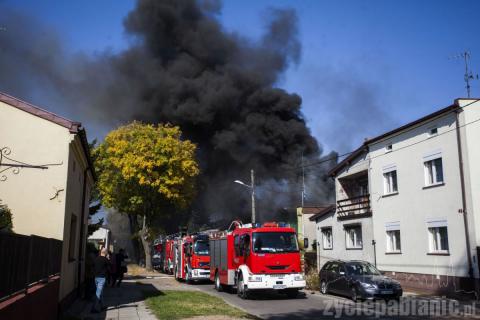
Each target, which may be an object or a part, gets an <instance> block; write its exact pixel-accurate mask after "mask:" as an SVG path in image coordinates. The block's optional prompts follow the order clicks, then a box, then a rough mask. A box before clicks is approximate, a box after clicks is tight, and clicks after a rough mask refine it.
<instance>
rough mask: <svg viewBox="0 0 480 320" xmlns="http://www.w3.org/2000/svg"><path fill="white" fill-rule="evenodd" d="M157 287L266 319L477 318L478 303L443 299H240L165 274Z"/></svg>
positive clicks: (269, 295) (305, 294)
mask: <svg viewBox="0 0 480 320" xmlns="http://www.w3.org/2000/svg"><path fill="white" fill-rule="evenodd" d="M151 283H152V284H154V285H155V287H157V288H158V289H160V290H169V289H170V290H176V289H181V290H201V291H204V292H207V293H209V294H212V295H216V296H219V297H221V298H222V299H223V300H225V301H226V302H227V303H229V304H231V305H233V306H236V307H238V308H240V309H243V310H244V311H246V312H248V313H250V314H252V315H254V316H257V317H258V318H261V319H268V320H283V319H285V320H287V319H349V318H353V319H440V318H441V319H480V306H477V307H476V309H475V305H473V304H472V302H458V301H456V300H450V299H445V298H438V297H437V298H434V297H421V296H412V295H406V296H405V297H404V298H402V300H401V301H400V304H399V303H397V302H395V301H390V302H385V301H376V302H361V303H354V302H352V301H351V300H350V299H347V298H344V297H340V296H335V295H322V294H319V293H318V292H317V293H315V294H312V293H311V292H309V291H306V292H305V291H303V292H301V294H300V295H299V297H297V298H295V299H290V298H287V297H286V296H285V295H283V294H278V293H267V294H265V293H262V294H261V295H255V296H254V297H253V298H252V299H249V300H243V299H241V298H239V297H238V296H237V295H236V294H235V293H234V292H232V293H230V292H217V291H215V289H214V287H213V284H212V283H198V284H194V285H187V284H185V283H178V282H176V281H175V280H173V278H171V277H169V276H166V277H162V278H160V279H155V280H153V281H152V282H151Z"/></svg>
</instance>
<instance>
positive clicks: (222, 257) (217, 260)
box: [210, 221, 305, 299]
mask: <svg viewBox="0 0 480 320" xmlns="http://www.w3.org/2000/svg"><path fill="white" fill-rule="evenodd" d="M210 280H212V281H213V282H214V284H215V289H216V290H217V291H221V290H222V289H223V288H225V287H236V288H237V294H238V295H239V296H240V297H241V298H242V299H248V297H249V294H250V293H251V292H253V291H259V290H278V291H279V292H282V293H286V294H287V295H288V296H289V297H295V296H297V294H298V291H299V290H300V289H303V288H305V278H304V275H303V273H302V270H301V263H300V252H299V249H298V243H297V236H296V234H295V229H293V228H291V227H290V226H289V225H287V224H284V223H276V222H269V223H264V224H258V223H257V224H253V225H252V224H248V225H247V224H245V225H244V224H242V223H241V222H239V221H234V222H232V224H231V225H230V227H229V229H228V230H227V231H225V232H223V233H218V234H217V235H213V236H212V237H211V239H210Z"/></svg>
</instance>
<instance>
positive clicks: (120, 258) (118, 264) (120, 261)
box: [112, 249, 128, 287]
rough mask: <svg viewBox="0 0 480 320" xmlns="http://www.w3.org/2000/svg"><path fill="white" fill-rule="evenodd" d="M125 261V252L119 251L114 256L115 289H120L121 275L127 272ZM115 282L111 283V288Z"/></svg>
mask: <svg viewBox="0 0 480 320" xmlns="http://www.w3.org/2000/svg"><path fill="white" fill-rule="evenodd" d="M125 259H128V256H126V255H125V250H123V249H120V251H118V253H117V254H116V255H115V269H116V274H115V278H114V279H115V280H117V279H118V282H117V287H120V284H121V283H122V280H123V275H124V274H125V273H126V272H127V262H126V261H125ZM115 280H114V281H113V285H112V287H113V286H114V285H115Z"/></svg>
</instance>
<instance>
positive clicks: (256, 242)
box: [253, 232, 298, 253]
mask: <svg viewBox="0 0 480 320" xmlns="http://www.w3.org/2000/svg"><path fill="white" fill-rule="evenodd" d="M253 251H254V252H255V253H285V252H298V244H297V236H296V235H295V233H293V232H254V233H253Z"/></svg>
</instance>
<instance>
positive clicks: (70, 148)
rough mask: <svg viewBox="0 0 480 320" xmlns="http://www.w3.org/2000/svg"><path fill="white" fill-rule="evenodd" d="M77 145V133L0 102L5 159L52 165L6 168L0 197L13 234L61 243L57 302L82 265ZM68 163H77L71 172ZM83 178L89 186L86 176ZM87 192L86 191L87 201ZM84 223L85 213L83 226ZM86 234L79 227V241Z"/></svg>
mask: <svg viewBox="0 0 480 320" xmlns="http://www.w3.org/2000/svg"><path fill="white" fill-rule="evenodd" d="M80 146H81V144H80V140H79V137H78V135H74V134H71V133H70V132H69V130H68V129H67V128H65V127H62V126H60V125H57V124H55V123H53V122H50V121H48V120H45V119H42V118H39V117H37V116H34V115H32V114H30V113H28V112H25V111H22V110H20V109H17V108H15V107H12V106H10V105H8V104H5V103H3V102H0V148H2V147H9V148H10V149H11V154H10V155H8V156H9V157H11V158H12V159H15V160H18V161H22V162H25V163H28V164H32V165H42V164H55V165H51V166H49V167H48V169H46V170H41V169H31V168H21V169H20V172H19V173H18V174H14V173H13V172H12V171H11V170H7V171H6V172H4V173H3V175H5V176H6V178H7V179H6V180H5V181H3V182H1V181H0V199H1V200H2V203H4V204H7V205H8V206H9V208H10V209H11V211H12V214H13V230H14V232H16V233H19V234H26V235H30V234H35V235H39V236H43V237H49V238H54V239H58V240H62V241H63V250H62V268H61V279H60V295H59V299H60V300H61V299H63V298H64V297H65V296H66V295H67V294H68V293H70V292H72V290H73V289H74V288H75V286H76V281H77V280H76V279H77V268H78V266H79V263H83V261H81V260H82V259H80V260H79V259H78V250H79V243H78V241H80V225H81V224H82V221H81V216H80V211H81V196H82V183H83V176H82V173H83V169H84V168H85V167H86V160H85V156H84V155H83V154H82V153H81V152H82V151H81V149H80V148H81V147H80ZM74 159H76V160H75V161H76V162H77V164H76V171H75V172H73V161H74ZM7 161H9V160H7V159H4V161H3V162H4V163H5V162H7ZM57 164H58V165H57ZM2 168H3V167H2ZM0 177H1V175H0ZM89 179H90V183H91V177H90V178H89ZM88 192H89V190H88V189H87V195H86V199H87V201H88ZM87 210H88V205H87V206H86V212H88V211H87ZM72 214H75V215H77V217H78V218H77V230H76V239H75V241H76V243H75V246H74V247H75V250H76V251H75V257H77V258H76V261H68V248H69V240H70V236H69V235H70V221H71V215H72ZM87 219H88V213H87V214H86V215H85V219H84V220H83V223H84V224H87ZM86 232H87V228H86V226H85V227H84V236H83V239H85V237H86Z"/></svg>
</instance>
